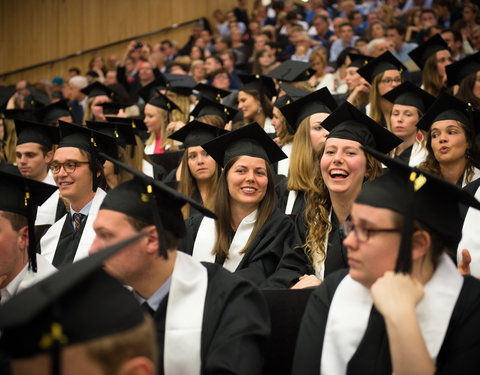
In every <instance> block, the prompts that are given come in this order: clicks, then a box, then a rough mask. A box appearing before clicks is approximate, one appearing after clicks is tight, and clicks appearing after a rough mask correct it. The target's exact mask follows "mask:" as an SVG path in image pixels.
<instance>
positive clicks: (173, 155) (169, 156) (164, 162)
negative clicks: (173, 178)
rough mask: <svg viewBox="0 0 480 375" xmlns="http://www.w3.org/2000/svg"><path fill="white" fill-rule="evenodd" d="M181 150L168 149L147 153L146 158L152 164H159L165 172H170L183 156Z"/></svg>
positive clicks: (176, 166)
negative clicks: (160, 152) (157, 152)
mask: <svg viewBox="0 0 480 375" xmlns="http://www.w3.org/2000/svg"><path fill="white" fill-rule="evenodd" d="M183 153H184V152H183V151H168V152H164V153H163V154H149V155H147V157H148V159H150V161H151V162H152V163H153V164H156V165H159V166H161V167H163V168H164V169H165V172H166V173H168V172H171V171H172V170H174V169H175V168H178V166H179V165H180V162H181V160H182V157H183Z"/></svg>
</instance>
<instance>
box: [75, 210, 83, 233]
mask: <svg viewBox="0 0 480 375" xmlns="http://www.w3.org/2000/svg"><path fill="white" fill-rule="evenodd" d="M83 216H84V215H83V214H79V213H74V214H73V224H74V227H75V232H78V230H79V229H80V226H81V225H82V219H83Z"/></svg>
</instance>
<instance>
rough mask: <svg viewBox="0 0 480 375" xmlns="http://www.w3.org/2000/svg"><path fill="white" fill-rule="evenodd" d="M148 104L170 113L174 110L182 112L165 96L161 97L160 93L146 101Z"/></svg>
mask: <svg viewBox="0 0 480 375" xmlns="http://www.w3.org/2000/svg"><path fill="white" fill-rule="evenodd" d="M148 104H151V105H153V106H155V107H158V108H162V109H164V110H165V111H168V112H171V111H173V110H174V109H178V110H179V111H180V112H181V111H182V110H181V109H180V108H178V106H177V105H176V104H175V103H174V102H172V101H171V100H170V99H168V98H167V97H166V95H163V94H161V93H160V92H158V93H157V95H156V96H154V97H152V98H151V99H150V100H149V101H148Z"/></svg>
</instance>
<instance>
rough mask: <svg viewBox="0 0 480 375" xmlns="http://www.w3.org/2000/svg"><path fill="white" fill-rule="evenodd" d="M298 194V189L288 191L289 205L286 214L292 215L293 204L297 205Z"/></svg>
mask: <svg viewBox="0 0 480 375" xmlns="http://www.w3.org/2000/svg"><path fill="white" fill-rule="evenodd" d="M297 196H298V191H296V190H290V191H289V192H288V198H287V206H286V207H285V214H286V215H291V214H292V211H293V206H294V205H295V201H296V200H297Z"/></svg>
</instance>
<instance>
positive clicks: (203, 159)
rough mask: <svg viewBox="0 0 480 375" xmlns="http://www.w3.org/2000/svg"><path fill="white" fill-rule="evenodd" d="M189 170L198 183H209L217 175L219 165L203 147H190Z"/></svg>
mask: <svg viewBox="0 0 480 375" xmlns="http://www.w3.org/2000/svg"><path fill="white" fill-rule="evenodd" d="M187 152H188V155H187V156H188V158H187V160H188V169H190V173H191V174H192V176H193V178H194V179H195V180H198V181H207V180H209V179H210V178H212V176H213V175H214V174H215V170H216V168H217V163H216V162H215V160H214V159H213V158H212V157H211V156H210V155H209V154H208V153H207V152H206V151H205V150H204V149H203V148H202V147H201V146H194V147H189V148H188V150H187Z"/></svg>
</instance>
